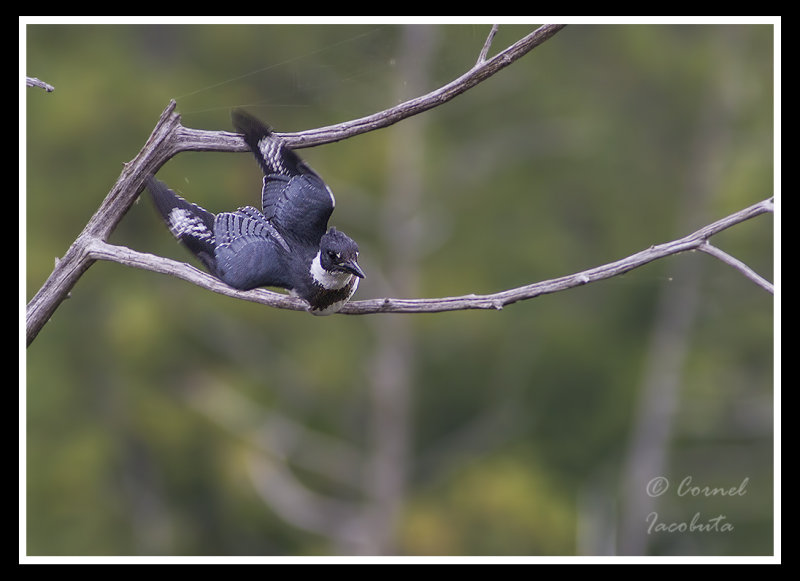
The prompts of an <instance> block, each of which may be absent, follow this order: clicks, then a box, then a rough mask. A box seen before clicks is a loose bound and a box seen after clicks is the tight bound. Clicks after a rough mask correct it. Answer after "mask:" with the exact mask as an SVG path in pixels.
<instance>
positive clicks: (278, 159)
mask: <svg viewBox="0 0 800 581" xmlns="http://www.w3.org/2000/svg"><path fill="white" fill-rule="evenodd" d="M232 118H233V124H234V126H235V127H236V129H238V130H239V131H240V132H242V133H243V134H244V139H245V141H246V142H247V145H248V146H249V147H250V149H251V150H252V151H253V153H254V154H255V157H256V160H258V163H259V165H260V166H261V169H262V170H263V172H264V183H263V188H262V190H261V207H262V210H261V211H258V210H257V209H256V208H253V207H251V206H245V207H242V208H239V209H238V210H236V211H234V212H222V213H219V214H216V215H215V214H212V213H211V212H208V211H207V210H204V209H203V208H201V207H200V206H198V205H196V204H192V203H190V202H187V201H186V200H184V199H183V198H181V197H180V196H178V195H176V194H175V193H174V192H173V191H172V190H170V189H169V188H168V187H167V186H166V185H164V184H163V183H162V182H160V181H158V180H156V179H155V178H152V177H151V178H150V179H149V181H148V184H147V187H148V189H149V190H150V193H151V195H152V197H153V201H154V202H155V205H156V207H157V208H158V210H159V212H160V213H161V215H162V216H163V217H164V220H165V221H166V222H167V225H168V226H169V229H170V230H171V231H172V233H173V234H174V235H175V237H176V238H177V239H178V240H180V241H181V242H182V243H183V244H184V245H186V247H187V248H188V249H189V250H190V251H191V252H192V253H193V254H194V255H195V256H197V257H198V258H199V259H200V261H201V262H202V263H203V264H204V265H205V267H206V268H207V269H208V270H209V272H210V273H211V274H213V275H214V276H216V277H217V278H219V279H220V280H222V281H223V282H225V283H226V284H228V285H229V286H232V287H233V288H237V289H241V290H249V289H252V288H256V287H260V286H271V287H280V288H284V289H287V290H289V291H291V292H292V294H294V295H296V296H299V297H300V298H302V299H303V300H305V301H306V302H307V303H308V305H309V308H308V310H309V311H310V312H311V313H313V314H315V315H327V314H330V313H335V312H336V311H338V310H339V309H341V308H342V307H343V306H344V304H345V303H347V301H348V300H350V297H352V296H353V293H355V291H356V288H358V282H359V279H361V278H364V271H362V270H361V267H360V266H359V264H358V245H357V244H356V243H355V242H354V241H353V240H352V239H350V238H349V237H348V236H347V235H346V234H344V233H343V232H340V231H339V230H336V229H335V228H331V229H328V220H329V218H330V217H331V214H332V213H333V208H334V205H335V199H334V197H333V192H331V190H330V188H329V187H328V186H327V185H326V184H325V182H324V181H322V178H320V177H319V175H317V174H316V172H314V171H313V170H312V169H311V168H310V167H309V166H308V165H307V164H306V163H305V162H304V161H303V160H302V159H300V157H299V156H298V155H297V154H296V153H295V152H294V151H292V150H291V149H289V148H288V147H286V145H285V144H284V143H283V141H282V140H280V139H279V138H278V137H276V136H275V135H274V134H273V132H272V130H271V129H270V128H269V127H267V126H266V125H264V124H263V123H262V122H261V121H259V120H258V119H256V118H255V117H253V116H252V115H250V114H248V113H245V112H244V111H240V110H235V111H234V112H233V114H232Z"/></svg>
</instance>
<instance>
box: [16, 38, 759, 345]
mask: <svg viewBox="0 0 800 581" xmlns="http://www.w3.org/2000/svg"><path fill="white" fill-rule="evenodd" d="M562 28H563V25H545V26H542V27H540V28H538V29H537V30H535V31H534V32H532V33H531V34H529V35H528V36H526V37H524V38H523V39H521V40H520V41H518V42H516V43H515V44H513V45H511V46H510V47H508V48H507V49H505V50H504V51H502V52H500V53H498V54H497V55H495V56H494V57H492V58H490V59H488V60H486V52H488V48H489V44H490V42H491V38H492V36H493V33H492V35H490V37H489V39H488V40H487V42H486V44H485V45H484V47H483V49H482V51H481V56H480V58H479V60H478V62H477V63H476V64H475V66H473V67H472V68H471V69H470V70H469V71H468V72H467V73H465V74H464V75H462V76H461V77H459V78H457V79H455V80H454V81H452V82H451V83H448V84H447V85H445V86H443V87H441V88H439V89H437V90H435V91H433V92H431V93H428V94H427V95H423V96H421V97H417V98H415V99H411V100H409V101H406V102H405V103H401V104H400V105H397V106H396V107H393V108H391V109H387V110H385V111H381V112H378V113H375V114H373V115H370V116H367V117H363V118H361V119H356V120H352V121H347V122H344V123H341V124H338V125H332V126H328V127H322V128H319V129H312V130H308V131H303V132H300V133H283V134H279V135H280V136H281V137H282V138H283V139H285V140H286V142H287V143H288V144H289V145H290V146H291V147H293V148H302V147H310V146H313V145H320V144H323V143H330V142H334V141H339V140H342V139H346V138H349V137H352V136H355V135H359V134H361V133H365V132H368V131H374V130H376V129H380V128H383V127H387V126H389V125H392V124H394V123H396V122H398V121H400V120H402V119H405V118H407V117H410V116H413V115H416V114H418V113H422V112H423V111H427V110H429V109H431V108H433V107H436V106H438V105H441V104H443V103H446V102H447V101H449V100H451V99H453V98H454V97H456V96H458V95H460V94H462V93H463V92H465V91H467V90H468V89H470V88H472V87H474V86H475V85H477V84H478V83H480V82H482V81H484V80H486V79H488V78H489V77H491V76H492V75H493V74H495V73H496V72H498V71H500V70H502V69H503V68H505V67H506V66H508V65H509V64H511V63H513V62H514V61H516V60H517V59H519V58H520V57H522V56H524V55H525V54H527V53H528V52H529V51H530V50H532V49H534V48H535V47H537V46H539V45H540V44H542V43H543V42H544V41H546V40H547V39H549V38H551V37H552V36H553V35H554V34H556V33H557V32H558V31H559V30H561V29H562ZM175 107H176V104H175V102H174V101H172V102H170V104H169V105H168V107H167V108H166V109H165V110H164V112H163V113H162V114H161V118H160V119H159V121H158V123H157V125H156V127H155V129H154V130H153V132H152V134H151V135H150V138H149V139H148V140H147V142H146V143H145V145H144V147H143V148H142V150H141V151H140V152H139V154H138V155H137V156H136V157H135V158H134V159H133V160H132V161H131V162H129V163H127V164H125V167H124V169H123V171H122V174H121V175H120V177H119V179H118V180H117V183H116V184H115V185H114V187H113V188H112V190H111V191H110V192H109V193H108V195H107V196H106V198H105V199H104V200H103V202H102V203H101V205H100V207H99V208H98V210H97V211H96V212H95V214H94V215H93V216H92V218H91V219H90V220H89V222H88V223H87V225H86V227H85V228H84V230H83V231H82V232H81V234H80V235H79V236H78V238H77V239H76V240H75V241H74V242H73V244H72V245H71V246H70V248H69V249H68V250H67V253H66V254H65V255H64V256H63V257H62V258H61V259H60V260H58V262H57V264H56V266H55V268H54V270H53V272H52V274H51V275H50V277H49V278H48V279H47V280H46V281H45V283H44V285H42V287H41V288H40V289H39V291H38V292H37V293H36V295H35V296H34V297H33V299H31V301H30V302H29V303H28V308H27V344H28V345H30V343H31V342H32V341H33V340H34V339H35V338H36V336H37V335H38V333H39V331H40V330H41V329H42V327H43V326H44V325H45V323H46V322H47V321H48V320H49V319H50V317H51V316H52V314H53V313H54V312H55V310H56V309H57V308H58V306H59V305H60V304H61V302H62V301H63V300H64V299H65V298H67V296H68V295H69V292H70V290H71V289H72V288H73V286H74V285H75V284H76V283H77V281H78V280H79V279H80V277H81V276H82V275H83V273H84V272H86V270H87V269H88V268H89V267H90V266H91V265H92V264H94V262H95V261H97V260H108V261H113V262H119V263H120V264H123V265H126V266H132V267H135V268H141V269H145V270H152V271H154V272H160V273H162V274H168V275H171V276H174V277H177V278H182V279H183V280H186V281H188V282H191V283H193V284H195V285H197V286H200V287H202V288H205V289H208V290H211V291H214V292H217V293H220V294H224V295H227V296H231V297H234V298H239V299H243V300H248V301H253V302H257V303H261V304H264V305H268V306H272V307H277V308H284V309H292V310H305V309H306V305H305V303H304V302H303V301H302V300H300V299H297V298H294V297H291V296H288V295H284V294H280V293H275V292H270V291H267V290H263V289H255V290H251V291H239V290H236V289H233V288H231V287H228V286H227V285H225V284H224V283H222V282H221V281H219V280H218V279H216V278H214V277H212V276H210V275H208V274H206V273H204V272H201V271H199V270H197V269H196V268H193V267H191V266H189V265H188V264H184V263H181V262H177V261H174V260H170V259H167V258H163V257H159V256H154V255H151V254H145V253H141V252H136V251H134V250H131V249H129V248H125V247H122V246H115V245H112V244H109V243H108V242H107V240H108V237H109V236H110V234H111V233H112V232H113V230H114V228H116V226H117V225H118V224H119V222H120V220H121V219H122V217H123V216H124V215H125V213H126V212H127V211H128V210H129V209H130V207H131V206H132V205H133V203H134V202H135V200H136V198H137V197H138V195H139V194H140V192H141V191H142V190H143V188H144V184H145V179H146V177H147V176H149V175H153V174H155V173H156V172H157V171H158V169H159V168H160V167H161V166H162V165H164V163H166V162H167V161H168V160H169V159H171V158H172V157H173V156H175V155H177V154H178V153H180V152H182V151H216V152H246V151H249V150H248V148H247V145H246V144H245V142H244V140H243V139H242V138H241V136H239V135H238V134H236V133H229V132H225V131H204V130H197V129H190V128H186V127H183V126H182V125H181V123H180V115H179V114H178V113H176V112H175ZM771 210H772V200H771V199H770V200H765V201H763V202H760V203H759V204H755V205H754V206H751V207H749V208H746V209H744V210H741V211H740V212H737V213H735V214H732V215H730V216H728V217H727V218H724V219H722V220H720V221H718V222H714V223H713V224H710V225H708V226H706V227H705V228H702V229H700V230H698V231H697V232H695V233H693V234H690V235H689V236H687V237H685V238H681V239H679V240H675V241H673V242H668V243H666V244H660V245H657V246H652V247H650V248H648V249H647V250H643V251H641V252H638V253H636V254H634V255H631V256H629V257H627V258H624V259H622V260H618V261H616V262H612V263H609V264H606V265H603V266H598V267H596V268H592V269H589V270H586V271H582V272H579V273H575V274H572V275H568V276H565V277H561V278H557V279H552V280H547V281H542V282H538V283H534V284H530V285H526V286H522V287H518V288H514V289H510V290H506V291H502V292H499V293H494V294H490V295H474V294H470V295H464V296H458V297H445V298H438V299H390V298H384V299H372V300H364V301H354V302H351V303H349V304H348V305H346V306H345V308H344V309H343V310H342V311H341V312H342V313H344V314H370V313H423V312H425V313H433V312H442V311H452V310H463V309H500V308H502V307H504V306H505V305H509V304H512V303H514V302H517V301H520V300H526V299H530V298H533V297H536V296H539V295H542V294H548V293H553V292H558V291H561V290H566V289H569V288H572V287H574V286H580V285H584V284H587V283H589V282H594V281H597V280H603V279H605V278H610V277H612V276H617V275H619V274H623V273H625V272H628V271H629V270H632V269H634V268H638V267H639V266H642V265H644V264H647V263H649V262H652V261H653V260H657V259H659V258H663V257H665V256H669V255H672V254H677V253H679V252H685V251H687V250H701V251H703V252H707V253H709V254H711V255H712V256H715V257H717V258H720V259H721V260H724V261H725V262H726V263H727V264H730V265H732V266H734V268H737V269H738V270H740V271H742V272H744V273H745V274H746V276H748V277H749V278H751V279H753V280H756V279H755V278H754V277H753V276H752V274H754V273H752V271H750V270H749V269H748V268H747V267H746V266H745V265H742V264H741V263H739V264H737V263H736V262H738V261H736V262H734V261H735V259H732V257H728V259H730V260H728V259H723V258H722V254H724V253H721V251H716V250H717V249H715V248H714V247H711V246H710V245H708V239H709V238H710V237H711V236H713V235H714V234H716V233H717V232H719V231H721V230H723V229H725V228H728V227H730V226H733V225H734V224H738V223H739V222H742V221H744V220H748V219H750V218H753V217H755V216H757V215H759V214H762V213H764V212H768V211H771ZM712 249H713V250H712ZM715 251H716V252H715ZM725 256H726V257H727V255H725ZM750 273H752V274H750ZM756 276H757V275H756ZM759 278H760V277H759ZM761 280H762V281H763V279H761ZM763 282H764V283H766V281H763ZM759 284H761V286H763V287H764V288H767V290H770V292H771V285H769V283H766V285H767V286H765V284H762V283H759Z"/></svg>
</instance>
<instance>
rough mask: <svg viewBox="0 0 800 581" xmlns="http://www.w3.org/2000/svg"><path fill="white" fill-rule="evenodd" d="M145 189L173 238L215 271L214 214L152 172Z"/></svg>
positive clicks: (210, 269)
mask: <svg viewBox="0 0 800 581" xmlns="http://www.w3.org/2000/svg"><path fill="white" fill-rule="evenodd" d="M147 189H148V190H150V195H151V196H152V198H153V202H154V203H155V205H156V208H157V209H158V211H159V213H160V214H161V216H162V217H163V218H164V221H165V222H166V223H167V226H168V227H169V229H170V231H171V232H172V234H173V235H174V236H175V238H177V239H178V240H180V241H181V242H182V243H183V244H184V245H185V246H186V247H187V248H188V249H189V250H190V251H191V252H192V253H193V254H194V255H195V256H197V257H198V258H199V259H200V261H201V262H202V263H203V264H204V265H205V267H206V268H208V270H209V271H210V272H211V273H212V274H216V268H217V267H216V258H215V254H214V247H215V246H216V244H215V241H214V214H212V213H211V212H209V211H207V210H204V209H203V208H201V207H200V206H198V205H197V204H192V203H191V202H187V201H186V200H184V199H183V198H181V197H180V196H179V195H177V194H176V193H175V192H173V191H172V190H171V189H169V188H168V187H167V186H166V185H165V184H164V183H163V182H161V181H159V180H157V179H155V178H154V177H152V176H150V177H148V178H147Z"/></svg>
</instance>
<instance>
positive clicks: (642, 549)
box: [617, 27, 743, 555]
mask: <svg viewBox="0 0 800 581" xmlns="http://www.w3.org/2000/svg"><path fill="white" fill-rule="evenodd" d="M724 38H725V41H724V42H723V43H721V45H720V46H718V47H716V48H717V49H718V50H717V54H718V62H720V63H722V66H720V67H719V68H718V71H717V72H718V74H719V75H720V76H721V80H719V81H716V80H715V81H710V82H709V84H708V86H709V87H710V88H712V89H713V88H722V90H718V91H716V92H712V93H711V94H709V96H708V102H707V107H706V114H705V115H703V116H702V120H701V122H700V123H698V126H697V132H696V134H695V136H694V143H693V144H692V145H693V147H692V151H693V153H694V155H693V156H692V159H693V161H694V164H693V165H690V166H689V167H687V171H686V188H685V193H684V195H683V198H684V199H683V208H682V213H681V215H680V216H679V218H678V221H679V224H678V226H677V228H678V229H679V230H680V229H682V228H687V227H688V228H689V229H691V227H692V225H697V224H701V223H703V221H704V220H706V218H707V217H708V214H709V206H710V205H711V202H712V200H713V197H714V195H715V194H718V193H719V190H720V188H721V187H722V184H723V179H724V175H723V167H722V164H723V163H724V160H725V159H726V158H727V157H728V156H729V154H728V151H726V147H727V146H728V144H729V143H730V137H731V132H732V129H733V127H732V126H733V124H734V123H735V122H736V119H735V118H734V114H735V112H736V111H738V110H740V109H741V108H740V107H739V106H738V105H737V103H736V102H735V100H736V98H737V96H740V95H741V87H740V86H738V83H740V82H741V79H742V78H743V77H742V76H741V75H739V74H737V71H735V70H732V69H733V67H736V61H737V59H738V58H739V57H738V55H737V51H736V47H737V45H738V44H739V43H738V38H737V35H736V29H735V28H734V27H731V28H729V29H728V35H727V36H726V37H724ZM706 270H707V269H706V268H705V266H704V265H703V264H702V263H701V261H700V260H697V259H695V260H689V259H684V260H682V261H680V262H677V263H676V264H675V270H674V271H673V272H672V274H671V277H670V281H669V282H667V283H665V285H664V288H663V291H662V294H661V297H660V300H659V302H658V305H657V307H656V314H655V320H654V323H653V332H652V336H651V337H650V346H649V352H648V353H647V356H646V357H647V359H646V362H645V370H644V375H643V378H642V387H641V395H640V399H639V404H638V410H637V413H636V415H635V417H634V427H633V432H632V434H631V441H630V447H629V450H628V457H627V458H626V465H625V466H624V467H623V474H622V479H623V483H622V495H623V496H622V505H621V508H622V512H621V522H620V528H619V535H620V536H619V539H618V550H617V552H618V554H620V555H645V554H646V553H647V544H648V540H649V535H648V534H647V515H649V514H651V513H652V512H653V511H655V510H657V507H658V498H657V497H655V496H651V495H650V494H648V488H647V486H648V482H650V481H651V480H652V479H654V478H657V477H660V476H667V477H668V471H669V458H668V452H669V450H670V447H671V445H672V441H673V432H674V423H675V416H676V414H677V411H678V408H679V407H680V389H681V387H682V385H681V381H682V379H683V378H684V376H685V374H684V365H685V361H686V358H687V356H688V354H689V350H690V349H691V345H690V339H691V337H692V330H693V327H694V324H695V320H696V317H697V307H698V304H699V295H700V284H701V281H702V277H703V273H704V272H705V271H706ZM671 481H672V478H670V482H671Z"/></svg>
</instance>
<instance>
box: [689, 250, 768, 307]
mask: <svg viewBox="0 0 800 581" xmlns="http://www.w3.org/2000/svg"><path fill="white" fill-rule="evenodd" d="M697 249H698V250H700V251H702V252H705V253H706V254H710V255H711V256H713V257H714V258H719V259H720V260H721V261H722V262H724V263H725V264H727V265H728V266H732V267H733V268H735V269H736V270H738V271H739V272H741V273H742V274H743V275H745V276H746V277H747V278H749V279H750V280H752V281H753V282H754V283H756V284H757V285H758V286H760V287H761V288H763V289H764V290H766V291H767V292H769V293H771V294H775V288H774V287H773V285H772V283H771V282H769V281H768V280H767V279H765V278H764V277H762V276H761V275H760V274H758V273H757V272H756V271H754V270H753V269H752V268H750V267H749V266H747V265H746V264H745V263H744V262H742V261H741V260H739V259H738V258H734V257H733V256H731V255H730V254H728V253H727V252H725V251H724V250H720V249H719V248H717V247H716V246H713V245H712V244H710V243H709V242H708V241H706V242H705V244H701V245H700V246H698V247H697Z"/></svg>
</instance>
